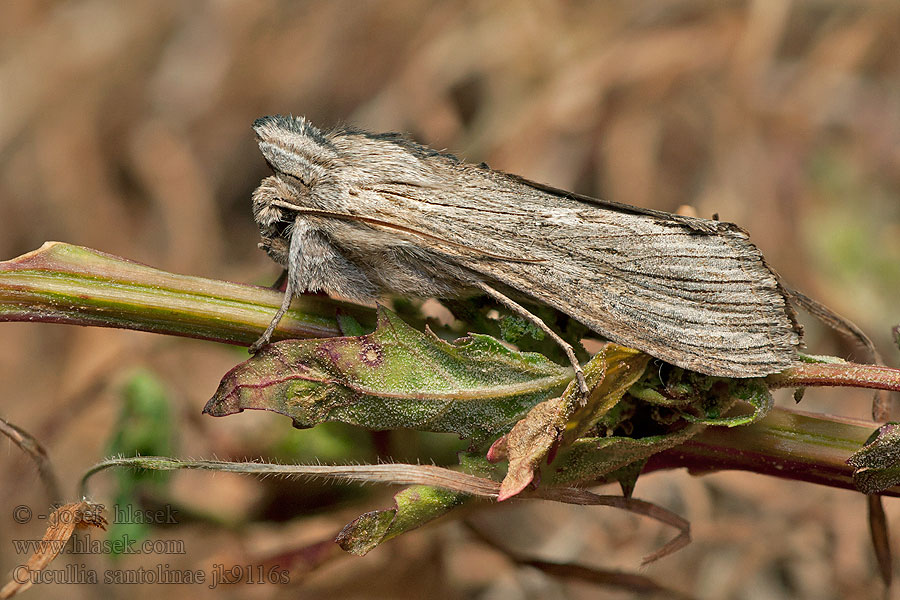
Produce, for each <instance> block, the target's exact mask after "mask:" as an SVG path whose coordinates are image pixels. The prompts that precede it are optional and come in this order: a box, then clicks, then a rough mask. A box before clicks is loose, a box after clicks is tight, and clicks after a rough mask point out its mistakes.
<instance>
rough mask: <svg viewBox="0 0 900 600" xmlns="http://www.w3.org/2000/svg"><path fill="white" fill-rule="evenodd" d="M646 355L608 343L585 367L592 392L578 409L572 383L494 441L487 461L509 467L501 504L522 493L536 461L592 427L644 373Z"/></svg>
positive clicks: (577, 399) (535, 469) (502, 490)
mask: <svg viewBox="0 0 900 600" xmlns="http://www.w3.org/2000/svg"><path fill="white" fill-rule="evenodd" d="M649 360H650V357H649V356H648V355H646V354H644V353H642V352H638V351H637V350H632V349H631V348H625V347H623V346H618V345H616V344H606V345H605V346H604V348H603V349H602V350H601V351H600V352H598V353H597V354H596V355H594V357H593V358H592V359H591V360H590V362H588V364H586V365H585V367H584V374H585V379H586V380H587V383H588V386H589V387H590V389H591V394H590V396H589V398H588V401H587V403H586V404H585V405H584V406H580V402H579V397H578V395H577V389H576V388H575V386H574V385H570V386H569V387H568V388H567V389H566V391H565V393H564V394H563V395H562V397H560V398H554V399H551V400H547V401H545V402H542V403H541V404H538V405H537V406H535V407H534V408H533V409H531V411H530V412H529V413H528V414H527V415H526V416H525V417H524V418H523V419H522V420H521V421H519V422H518V423H516V424H515V425H514V426H513V428H512V431H510V432H509V433H508V434H507V435H506V436H504V437H503V438H501V440H498V442H495V443H494V445H493V446H491V450H490V451H489V452H488V460H491V461H496V460H500V459H501V458H504V457H508V458H509V469H508V471H507V474H506V477H505V478H504V479H503V483H502V484H501V486H500V496H499V498H498V499H499V500H506V499H507V498H510V497H512V496H515V495H516V494H518V493H519V492H521V491H522V490H524V489H525V488H526V487H527V486H528V485H529V484H530V483H531V482H532V481H533V480H534V478H535V476H536V472H537V469H538V468H539V465H540V463H541V462H542V461H543V460H544V459H545V458H547V457H548V456H550V457H551V458H552V456H551V454H552V450H553V449H554V448H555V447H557V446H558V445H559V444H561V443H562V444H571V443H572V442H573V441H574V440H576V439H577V438H579V437H580V436H581V435H583V434H584V433H585V432H586V431H588V430H589V429H590V428H591V427H593V426H594V425H596V423H597V421H599V420H600V419H601V418H603V416H604V415H605V414H606V413H607V412H608V411H609V410H610V409H611V408H612V407H613V406H615V405H616V403H618V402H619V400H621V399H622V396H623V395H624V394H625V391H626V390H628V388H629V387H631V386H632V385H633V384H634V383H635V382H636V381H637V380H638V379H639V378H640V377H641V375H642V374H643V373H644V369H645V368H646V366H647V363H648V361H649Z"/></svg>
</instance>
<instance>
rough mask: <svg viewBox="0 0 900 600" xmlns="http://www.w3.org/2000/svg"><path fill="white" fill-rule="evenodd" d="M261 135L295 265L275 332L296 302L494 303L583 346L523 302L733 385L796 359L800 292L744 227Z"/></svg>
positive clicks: (319, 135)
mask: <svg viewBox="0 0 900 600" xmlns="http://www.w3.org/2000/svg"><path fill="white" fill-rule="evenodd" d="M253 128H254V130H255V131H256V134H257V136H258V138H259V148H260V150H261V151H262V154H263V156H264V157H265V159H266V161H267V162H268V164H269V166H270V167H271V168H272V170H273V171H274V174H273V175H272V176H271V177H267V178H266V179H264V180H263V181H262V183H261V184H260V186H259V187H258V188H257V189H256V191H255V192H254V193H253V214H254V217H255V219H256V222H257V224H258V225H259V231H260V235H261V238H262V241H261V243H260V247H261V248H263V249H264V250H265V251H266V252H267V253H268V254H269V256H270V257H271V258H272V259H274V260H275V261H276V262H278V263H279V264H281V265H283V266H284V267H285V268H286V269H287V287H286V290H285V295H284V301H283V303H282V306H281V308H280V309H279V310H278V312H277V313H276V314H275V317H274V318H273V319H272V322H271V323H270V325H269V327H268V329H267V330H266V331H265V333H264V334H263V335H262V337H261V338H260V339H259V340H258V341H257V342H256V343H255V344H254V345H253V347H252V348H251V351H256V350H258V349H259V348H260V347H262V346H263V345H265V344H266V343H268V341H269V339H270V338H271V336H272V333H273V332H274V330H275V328H276V326H277V325H278V322H279V320H280V319H281V317H282V316H283V315H284V313H285V311H286V310H287V309H288V307H289V306H290V303H291V300H292V298H293V297H294V295H296V294H300V293H303V292H317V291H324V292H327V293H329V294H337V295H339V296H343V297H345V298H348V299H351V300H358V301H372V300H373V299H376V298H378V297H380V296H384V295H400V296H411V297H435V298H458V297H465V296H471V295H475V294H487V295H488V296H490V297H491V298H493V299H494V300H496V301H497V302H499V303H500V304H501V305H503V306H505V307H506V308H508V309H509V310H511V311H513V312H515V313H516V314H518V315H520V316H522V317H524V318H526V319H528V320H530V321H532V322H533V323H534V324H535V325H537V326H538V327H539V328H541V329H542V330H544V331H545V332H546V333H547V334H548V335H550V336H551V338H552V339H554V340H555V341H556V342H557V343H558V344H559V345H560V347H561V348H562V349H563V350H564V351H565V352H566V355H567V356H568V357H569V360H570V361H571V363H572V366H573V367H574V368H575V372H576V376H577V378H578V382H579V386H580V387H581V391H582V392H583V393H586V391H587V390H586V386H585V384H584V378H583V374H582V372H581V367H580V366H579V363H578V360H577V358H576V356H575V354H574V352H573V349H572V346H571V345H570V344H569V343H567V342H566V341H565V340H563V339H562V338H561V337H560V336H559V335H558V334H557V333H556V332H554V331H553V330H552V329H551V328H550V327H549V326H547V325H546V324H545V323H543V321H541V320H540V319H539V318H538V317H537V316H535V315H533V314H532V313H530V312H529V311H528V310H527V309H526V308H524V307H523V306H522V305H521V304H520V303H519V301H523V300H527V301H537V302H539V303H543V304H546V305H550V306H552V307H554V308H556V309H558V310H560V311H562V312H564V313H566V314H567V315H569V316H570V317H572V318H574V319H576V320H578V321H580V322H581V323H583V324H584V325H586V326H587V327H589V328H590V329H592V330H593V331H595V332H597V333H598V334H600V335H601V336H603V337H604V338H606V339H609V340H612V341H614V342H617V343H619V344H622V345H625V346H630V347H632V348H636V349H638V350H642V351H644V352H646V353H648V354H650V355H652V356H655V357H657V358H659V359H661V360H663V361H666V362H669V363H671V364H674V365H677V366H679V367H683V368H685V369H690V370H694V371H699V372H700V373H705V374H708V375H717V376H723V377H759V376H764V375H768V374H770V373H775V372H778V371H781V370H783V369H784V368H786V367H789V366H791V365H792V364H794V363H795V362H796V361H797V349H798V346H799V344H800V336H801V329H800V327H799V325H798V324H797V321H796V319H795V316H794V312H793V310H792V308H791V306H790V304H789V302H788V300H789V295H788V292H787V291H786V290H785V288H784V287H783V286H782V284H781V282H780V281H779V278H778V276H777V275H776V273H775V272H774V271H773V270H772V269H770V268H769V266H768V265H767V264H766V261H765V259H764V258H763V256H762V255H761V254H760V252H759V250H758V249H757V248H756V246H754V245H753V244H752V243H751V242H750V240H749V239H748V235H747V233H746V232H745V231H744V230H742V229H741V228H740V227H738V226H737V225H734V224H732V223H726V222H721V221H717V220H707V219H700V218H694V217H687V216H681V215H675V214H670V213H666V212H662V211H657V210H651V209H646V208H639V207H635V206H629V205H626V204H620V203H617V202H611V201H608V200H599V199H595V198H590V197H587V196H581V195H578V194H574V193H571V192H567V191H564V190H560V189H556V188H553V187H550V186H547V185H542V184H539V183H535V182H533V181H529V180H527V179H524V178H522V177H519V176H516V175H511V174H508V173H503V172H500V171H495V170H492V169H490V168H489V167H488V166H487V165H485V164H480V165H476V164H470V163H466V162H463V161H461V160H459V159H457V158H456V157H455V156H453V155H451V154H447V153H443V152H438V151H435V150H432V149H430V148H427V147H425V146H422V145H420V144H418V143H415V142H413V141H411V140H409V139H407V138H405V137H403V136H401V135H399V134H394V133H383V134H374V133H368V132H366V131H362V130H359V129H354V128H350V127H337V128H334V129H331V130H320V129H318V128H316V127H315V126H313V125H312V124H311V123H310V122H309V121H307V120H306V119H304V118H302V117H298V118H294V117H284V116H268V117H263V118H261V119H258V120H257V121H256V122H255V123H254V124H253Z"/></svg>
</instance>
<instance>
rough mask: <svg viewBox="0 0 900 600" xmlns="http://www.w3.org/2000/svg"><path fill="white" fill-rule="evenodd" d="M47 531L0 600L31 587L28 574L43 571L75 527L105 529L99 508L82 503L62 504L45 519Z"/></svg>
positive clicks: (2, 593)
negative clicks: (35, 550)
mask: <svg viewBox="0 0 900 600" xmlns="http://www.w3.org/2000/svg"><path fill="white" fill-rule="evenodd" d="M47 522H48V523H49V525H48V526H47V531H46V532H45V533H44V537H43V539H42V540H41V543H40V545H39V548H38V550H37V552H35V553H34V554H33V555H32V556H31V558H29V559H28V562H27V563H25V565H24V566H21V567H17V568H16V570H15V573H14V575H13V579H12V580H11V581H10V582H9V583H7V584H6V585H5V586H3V589H2V590H0V599H2V600H5V599H6V598H11V597H13V596H15V595H16V594H19V593H21V592H24V591H25V590H27V589H28V588H30V587H31V586H32V581H33V577H32V575H31V574H32V573H34V572H36V571H43V570H44V569H45V568H47V565H49V564H50V563H51V562H53V559H55V558H56V557H57V556H58V555H59V553H60V552H62V550H63V548H65V546H66V544H67V543H68V541H69V538H70V537H72V533H74V532H75V528H76V527H99V528H100V529H106V525H107V521H106V519H105V518H104V517H103V505H102V504H94V503H93V502H88V501H86V500H82V501H81V502H72V503H69V504H64V505H63V506H60V507H59V508H57V509H56V510H54V511H53V512H52V513H50V515H49V516H48V517H47Z"/></svg>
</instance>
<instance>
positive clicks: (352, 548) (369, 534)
mask: <svg viewBox="0 0 900 600" xmlns="http://www.w3.org/2000/svg"><path fill="white" fill-rule="evenodd" d="M460 466H461V467H462V470H463V471H464V472H466V473H468V474H470V475H475V476H478V477H494V476H495V475H496V473H495V471H496V468H495V467H493V466H492V465H491V464H489V463H488V462H487V461H486V460H485V459H484V457H483V456H478V455H475V454H470V453H462V454H461V455H460ZM473 499H474V496H471V495H469V494H466V493H463V492H458V491H452V490H447V489H443V488H439V487H434V486H429V485H414V486H411V487H408V488H406V489H404V490H402V491H400V492H398V493H397V494H395V495H394V506H393V507H391V508H386V509H383V510H375V511H372V512H368V513H365V514H363V515H360V516H359V517H357V518H356V519H354V520H353V521H351V522H350V523H348V524H347V525H346V526H345V527H344V528H343V529H342V530H341V532H340V533H339V534H338V536H337V539H336V540H335V541H336V542H337V543H338V544H339V545H340V547H341V548H342V549H344V550H345V551H347V552H350V553H351V554H356V555H358V556H362V555H363V554H366V553H368V552H369V551H371V550H372V549H374V548H375V547H376V546H378V545H379V544H381V543H382V542H386V541H388V540H389V539H392V538H395V537H397V536H398V535H400V534H402V533H406V532H407V531H410V530H412V529H416V528H417V527H421V526H422V525H425V524H426V523H428V522H429V521H433V520H434V519H437V518H438V517H441V516H443V515H444V514H446V513H448V512H450V511H451V510H453V509H454V508H456V507H458V506H460V505H462V504H464V503H466V502H470V501H472V500H473Z"/></svg>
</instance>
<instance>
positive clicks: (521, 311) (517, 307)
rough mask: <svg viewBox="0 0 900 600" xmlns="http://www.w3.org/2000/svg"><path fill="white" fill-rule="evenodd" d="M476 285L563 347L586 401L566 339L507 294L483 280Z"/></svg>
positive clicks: (584, 386)
mask: <svg viewBox="0 0 900 600" xmlns="http://www.w3.org/2000/svg"><path fill="white" fill-rule="evenodd" d="M476 285H477V286H478V288H479V289H481V290H482V291H483V292H484V293H486V294H487V295H488V296H490V297H491V298H493V299H494V300H496V301H498V302H499V303H500V304H502V305H503V306H505V307H506V308H508V309H509V310H511V311H513V312H514V313H516V314H517V315H519V316H520V317H522V318H524V319H528V320H529V321H531V322H532V323H534V324H535V325H536V326H537V327H539V328H540V329H541V331H543V332H544V333H546V334H547V335H549V336H550V339H552V340H553V341H554V342H556V344H557V345H558V346H559V347H560V348H562V349H563V351H564V352H565V353H566V356H567V357H568V358H569V362H570V363H572V367H573V368H574V369H575V379H576V380H578V390H579V391H580V392H581V396H582V403H584V402H586V401H587V397H588V395H589V394H590V390H589V389H588V386H587V382H586V381H585V380H584V371H583V370H582V369H581V365H580V364H579V363H578V357H577V356H575V349H574V348H572V345H571V344H570V343H569V342H567V341H566V340H564V339H562V338H561V337H559V334H557V333H556V332H555V331H553V330H552V329H550V326H549V325H547V324H546V323H544V322H543V321H541V319H540V317H538V316H537V315H533V314H531V313H530V312H528V309H526V308H525V307H524V306H522V305H521V304H519V303H517V302H516V301H515V300H513V299H512V298H508V297H507V296H505V295H503V294H501V293H500V292H498V291H497V290H495V289H494V288H492V287H491V286H489V285H488V284H486V283H484V282H483V281H479V282H478V283H477V284H476Z"/></svg>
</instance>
